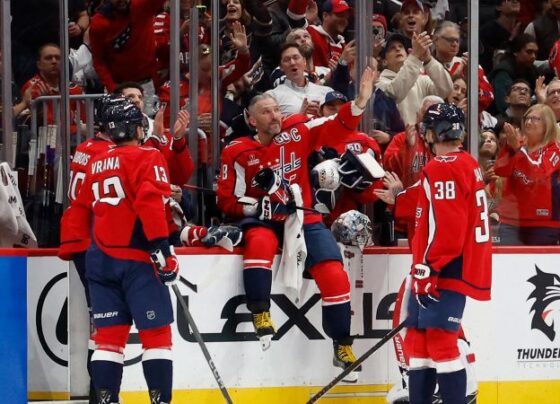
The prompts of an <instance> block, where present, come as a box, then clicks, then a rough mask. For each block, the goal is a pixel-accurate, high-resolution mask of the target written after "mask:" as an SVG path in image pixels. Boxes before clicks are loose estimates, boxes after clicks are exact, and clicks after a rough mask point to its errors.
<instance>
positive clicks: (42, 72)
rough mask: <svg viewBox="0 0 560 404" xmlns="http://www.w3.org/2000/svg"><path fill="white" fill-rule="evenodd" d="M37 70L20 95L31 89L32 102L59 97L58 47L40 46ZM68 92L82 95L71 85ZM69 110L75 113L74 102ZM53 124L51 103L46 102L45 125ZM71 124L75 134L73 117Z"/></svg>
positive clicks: (54, 120)
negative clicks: (53, 96) (51, 96)
mask: <svg viewBox="0 0 560 404" xmlns="http://www.w3.org/2000/svg"><path fill="white" fill-rule="evenodd" d="M37 70H39V73H37V74H36V75H35V76H33V77H32V78H31V79H29V80H28V81H27V82H26V83H25V84H24V85H23V87H22V88H21V94H26V92H27V91H28V89H29V88H31V99H32V100H33V99H35V98H38V97H41V96H43V95H60V89H59V85H60V48H59V46H58V45H56V44H54V43H48V44H45V45H43V46H41V48H40V49H39V53H38V58H37ZM68 91H69V93H70V95H78V94H82V89H81V87H80V86H78V85H75V84H73V83H71V84H70V86H69V89H68ZM71 109H72V111H74V112H75V110H76V104H75V102H72V103H71ZM40 110H41V109H40ZM55 122H56V119H55V116H54V108H53V102H47V123H49V124H54V123H55ZM71 122H72V126H71V128H70V129H71V132H72V133H75V131H76V126H75V124H74V122H75V119H74V117H72V120H71Z"/></svg>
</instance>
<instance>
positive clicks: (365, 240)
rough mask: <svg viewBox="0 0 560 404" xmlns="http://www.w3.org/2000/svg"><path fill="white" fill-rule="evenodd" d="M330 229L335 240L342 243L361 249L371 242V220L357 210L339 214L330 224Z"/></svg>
mask: <svg viewBox="0 0 560 404" xmlns="http://www.w3.org/2000/svg"><path fill="white" fill-rule="evenodd" d="M331 231H332V233H333V235H334V238H335V239H336V241H338V242H339V243H342V244H344V245H353V246H358V247H360V249H363V248H364V247H365V246H368V245H371V244H372V233H373V229H372V226H371V220H369V217H367V216H366V215H364V214H363V213H361V212H358V211H357V210H350V211H348V212H345V213H343V214H342V215H340V216H339V217H338V218H337V219H336V220H335V221H334V223H333V224H332V226H331Z"/></svg>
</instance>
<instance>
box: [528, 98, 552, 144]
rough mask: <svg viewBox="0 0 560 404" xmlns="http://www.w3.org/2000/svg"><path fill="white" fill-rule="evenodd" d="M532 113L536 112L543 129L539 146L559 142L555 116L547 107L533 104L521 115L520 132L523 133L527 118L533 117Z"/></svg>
mask: <svg viewBox="0 0 560 404" xmlns="http://www.w3.org/2000/svg"><path fill="white" fill-rule="evenodd" d="M534 112H537V113H538V114H539V116H540V118H541V119H542V122H543V124H544V127H545V130H544V134H543V137H542V139H541V141H540V145H541V146H544V145H547V144H549V143H550V142H553V141H556V142H558V141H559V140H560V135H559V133H558V127H557V126H556V116H555V115H554V112H553V111H552V109H551V108H550V107H549V106H548V105H544V104H535V105H533V106H532V107H530V108H529V109H528V110H527V112H525V114H524V115H523V121H522V122H521V131H522V132H523V133H525V131H526V122H527V117H528V116H533V115H534ZM532 114H533V115H532Z"/></svg>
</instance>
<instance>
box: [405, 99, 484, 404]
mask: <svg viewBox="0 0 560 404" xmlns="http://www.w3.org/2000/svg"><path fill="white" fill-rule="evenodd" d="M463 121H464V116H463V113H462V111H461V110H460V109H459V108H457V107H455V106H454V105H449V104H435V105H433V106H431V107H430V108H429V109H428V111H427V112H426V118H425V120H424V122H425V123H426V124H427V125H426V128H425V129H426V134H425V136H426V141H427V142H428V144H429V145H430V147H431V149H432V151H433V152H434V154H435V155H436V157H435V158H434V159H433V160H431V161H430V162H429V163H428V164H427V165H426V167H425V168H424V169H423V171H422V173H421V175H420V186H421V189H420V192H419V198H418V204H417V208H416V231H415V235H414V239H413V242H412V253H413V265H412V271H411V274H412V291H413V294H414V298H413V299H409V301H408V316H409V317H408V322H409V324H408V325H409V328H408V331H407V334H406V338H405V349H406V350H407V351H408V354H409V355H410V366H409V373H408V376H409V393H410V403H412V404H416V403H418V404H420V403H421V404H425V403H430V402H431V399H432V395H433V393H434V389H435V386H436V382H437V383H438V385H439V391H440V393H441V397H442V400H443V403H445V404H459V403H461V404H463V403H464V402H465V393H466V371H465V367H464V364H463V362H462V361H461V358H460V353H459V349H458V346H457V338H458V336H459V329H460V325H461V320H462V317H463V310H464V307H465V300H466V297H467V296H469V297H471V298H473V299H477V300H489V299H490V287H491V272H492V267H491V266H492V256H491V254H492V252H491V248H492V245H491V241H490V240H491V238H490V227H489V218H488V206H487V202H486V194H485V191H484V179H483V176H482V172H481V170H480V167H479V166H478V163H477V162H476V160H475V159H474V158H473V157H472V156H470V155H469V154H468V153H467V152H465V151H463V150H461V147H460V146H461V142H462V140H463V137H464V123H463Z"/></svg>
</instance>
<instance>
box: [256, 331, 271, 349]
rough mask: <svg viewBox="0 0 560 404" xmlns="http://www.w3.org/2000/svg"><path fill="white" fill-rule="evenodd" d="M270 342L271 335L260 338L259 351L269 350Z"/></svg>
mask: <svg viewBox="0 0 560 404" xmlns="http://www.w3.org/2000/svg"><path fill="white" fill-rule="evenodd" d="M271 341H272V335H264V336H262V337H260V338H259V342H260V343H261V349H262V350H263V351H266V350H267V349H269V348H270V345H271Z"/></svg>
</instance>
